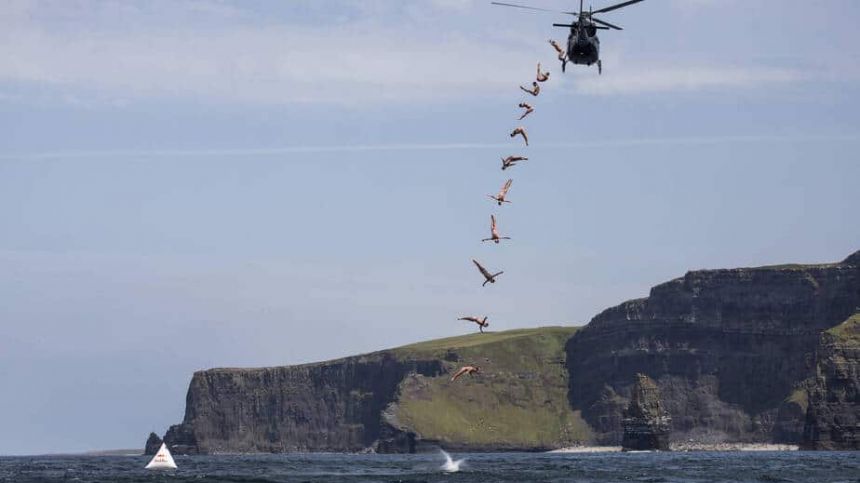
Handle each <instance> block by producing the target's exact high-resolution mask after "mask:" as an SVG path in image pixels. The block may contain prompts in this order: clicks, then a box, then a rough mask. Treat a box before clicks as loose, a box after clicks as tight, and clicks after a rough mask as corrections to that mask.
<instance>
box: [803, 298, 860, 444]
mask: <svg viewBox="0 0 860 483" xmlns="http://www.w3.org/2000/svg"><path fill="white" fill-rule="evenodd" d="M815 356H816V372H815V377H814V380H813V382H812V383H811V388H810V390H809V407H808V410H807V413H806V426H805V428H804V432H803V445H802V446H803V447H804V448H806V449H825V450H860V311H858V312H857V313H855V314H854V315H853V316H851V317H849V318H848V320H846V321H845V322H843V323H842V324H839V325H838V326H836V327H834V328H832V329H830V330H827V331H825V332H824V333H823V334H821V337H820V341H819V344H818V349H817V350H816V354H815Z"/></svg>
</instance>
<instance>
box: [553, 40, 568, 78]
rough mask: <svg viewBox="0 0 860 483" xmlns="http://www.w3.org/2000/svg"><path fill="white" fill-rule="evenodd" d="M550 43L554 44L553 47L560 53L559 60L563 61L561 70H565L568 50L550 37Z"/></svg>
mask: <svg viewBox="0 0 860 483" xmlns="http://www.w3.org/2000/svg"><path fill="white" fill-rule="evenodd" d="M549 44H550V45H552V48H553V49H555V51H556V52H557V53H558V60H559V61H560V62H561V71H562V72H564V68H565V67H566V66H567V52H565V51H564V49H562V48H561V45H558V42H556V41H555V40H553V39H549Z"/></svg>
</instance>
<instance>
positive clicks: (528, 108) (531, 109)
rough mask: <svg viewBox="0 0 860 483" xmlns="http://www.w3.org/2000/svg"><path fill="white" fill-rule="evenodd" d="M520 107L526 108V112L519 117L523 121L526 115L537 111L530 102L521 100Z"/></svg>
mask: <svg viewBox="0 0 860 483" xmlns="http://www.w3.org/2000/svg"><path fill="white" fill-rule="evenodd" d="M520 108H522V109H525V112H523V115H522V116H520V118H519V120H520V121H522V120H523V118H524V117H526V116H528V115H529V114H531V113H533V112H535V108H534V107H532V106H531V104H529V103H528V102H521V103H520Z"/></svg>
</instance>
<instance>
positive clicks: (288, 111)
mask: <svg viewBox="0 0 860 483" xmlns="http://www.w3.org/2000/svg"><path fill="white" fill-rule="evenodd" d="M356 3H357V2H341V1H330V2H316V1H282V2H274V1H272V2H264V1H259V2H222V1H214V0H213V1H209V0H199V1H188V2H173V1H153V2H146V3H132V2H119V1H107V0H105V1H85V0H78V1H65V2H37V1H32V2H31V1H27V2H17V1H9V2H3V3H2V4H0V130H2V132H3V133H4V135H3V136H0V234H2V236H0V386H2V387H4V388H7V389H6V390H4V391H2V392H0V408H2V409H3V410H2V411H0V427H2V428H4V431H3V435H2V436H0V454H14V453H18V454H32V453H42V452H56V451H79V450H88V449H96V448H115V447H139V446H141V445H142V443H143V441H144V439H145V437H146V435H147V434H148V432H149V431H153V430H155V431H158V432H161V431H163V430H164V429H165V428H166V427H167V426H168V425H169V424H172V423H175V422H178V421H180V420H181V418H182V412H183V409H184V408H183V406H184V394H185V390H186V387H187V383H188V381H189V379H190V377H191V373H192V372H193V371H194V370H198V369H203V368H208V367H213V366H258V365H278V364H293V363H300V362H309V361H315V360H322V359H327V358H333V357H339V356H344V355H350V354H355V353H359V352H363V351H370V350H375V349H382V348H385V347H390V346H394V345H398V344H403V343H408V342H412V341H416V340H422V339H427V338H433V337H443V336H448V335H456V334H463V333H467V332H470V331H471V330H472V329H473V327H470V326H468V325H464V324H463V323H461V322H457V321H456V320H455V319H456V318H457V317H458V316H460V315H465V314H476V315H477V314H487V315H489V316H490V317H491V323H492V327H493V328H494V329H508V328H515V327H530V326H537V325H546V324H584V323H586V322H587V321H588V320H589V319H590V318H591V316H593V315H594V314H596V313H597V312H599V311H600V310H602V309H603V308H606V307H607V306H610V305H614V304H617V303H619V302H621V301H623V300H626V299H630V298H635V297H641V296H644V295H647V293H648V288H649V287H650V286H652V285H654V284H656V283H659V282H662V281H665V280H668V279H670V278H673V277H676V276H679V275H682V274H683V273H684V272H685V271H687V270H689V269H696V268H721V267H735V266H749V265H764V264H771V263H784V262H826V261H835V260H840V259H842V258H844V257H845V256H847V255H848V254H849V253H850V252H852V251H854V250H857V249H858V248H860V224H858V223H857V222H856V220H857V214H856V207H857V206H860V192H858V190H857V180H858V179H860V163H858V161H857V154H856V153H857V149H858V147H860V114H858V112H860V110H858V108H860V47H858V45H860V38H858V34H857V31H856V23H857V21H858V20H860V15H858V14H860V4H857V3H856V2H853V1H850V0H845V1H836V0H832V1H828V2H820V3H818V4H816V5H814V7H813V6H812V5H811V4H810V3H809V2H799V1H797V2H795V1H782V0H780V1H777V0H761V1H756V2H741V1H733V0H721V1H719V2H718V1H715V0H647V1H646V2H644V3H643V4H641V5H636V6H633V7H630V8H628V9H624V10H620V11H617V12H613V13H611V14H607V15H606V16H605V18H606V19H607V20H609V21H611V22H613V23H618V24H621V25H623V26H624V27H625V28H626V30H624V31H623V32H603V33H601V35H602V37H601V39H602V41H603V58H604V72H603V75H602V76H599V77H598V76H597V72H596V69H587V68H584V67H577V68H573V69H572V70H569V71H568V73H567V74H562V73H561V72H560V69H558V67H557V65H556V64H555V62H554V55H553V52H552V51H551V49H550V48H549V46H548V45H547V43H546V40H547V39H548V38H550V37H554V38H556V39H559V40H561V39H562V38H563V36H564V35H563V32H561V31H559V30H558V29H553V28H552V27H551V26H550V24H551V23H552V22H554V21H559V20H562V18H560V16H557V15H552V14H530V13H524V12H519V11H516V10H512V9H503V8H493V7H490V6H489V5H487V3H486V2H478V1H465V0H464V1H458V0H435V1H431V0H428V1H422V2H418V1H394V0H391V1H382V0H379V1H365V2H361V3H360V5H356ZM534 3H535V4H537V5H540V6H543V7H546V8H558V9H561V10H565V9H569V8H570V3H571V2H562V1H542V2H534ZM605 4H608V2H595V4H594V5H595V8H597V7H598V6H600V5H605ZM810 8H813V9H814V10H815V12H814V14H810V13H809V10H810ZM538 60H540V61H541V62H543V63H544V66H546V67H548V68H549V69H550V70H551V71H552V78H551V80H550V81H549V82H548V83H547V84H546V85H545V88H544V92H543V93H542V94H541V96H540V97H539V98H537V99H535V102H534V104H535V106H536V108H537V110H536V112H535V113H534V114H533V115H532V116H531V117H529V118H527V120H526V121H525V122H524V124H525V125H526V126H527V128H528V129H529V133H530V137H531V138H532V146H531V147H529V148H525V149H524V148H521V147H520V145H519V144H518V143H516V142H513V141H511V140H510V139H509V138H508V137H507V133H508V132H509V131H510V129H511V128H512V127H514V126H515V125H516V121H515V117H516V113H517V110H516V104H517V103H518V102H520V100H521V97H520V95H519V94H520V92H519V90H518V89H517V85H518V84H520V83H526V82H528V81H529V80H530V78H531V76H532V75H533V72H534V63H535V62H536V61H538ZM513 153H524V154H527V155H528V156H530V158H531V159H530V160H529V161H527V162H525V163H523V164H522V165H520V166H517V167H516V168H514V169H513V170H511V171H506V172H504V173H502V172H501V171H499V169H498V167H499V157H500V156H504V155H507V154H513ZM508 174H510V176H511V177H512V178H513V179H514V184H513V188H512V189H511V193H510V197H511V199H512V200H513V201H514V203H513V204H511V205H509V206H505V207H503V208H501V209H499V208H497V207H495V206H494V205H492V204H491V203H490V202H489V200H487V199H486V194H488V193H494V192H495V191H497V190H498V188H499V187H500V186H501V184H502V183H503V182H504V181H505V179H507V176H508ZM491 213H496V214H497V216H498V218H499V223H500V227H501V229H502V231H503V232H504V234H507V235H510V236H511V237H513V240H512V241H511V242H510V243H508V244H506V245H502V246H486V245H482V244H481V243H480V242H479V240H480V239H481V238H483V237H485V236H487V231H488V228H489V227H488V224H489V220H488V218H489V215H490V214H491ZM470 258H478V259H480V260H482V261H484V262H485V263H486V264H487V265H488V266H489V267H490V268H499V269H503V270H505V274H504V275H503V276H502V277H500V280H499V283H497V284H496V285H495V286H490V287H487V288H483V289H482V288H481V286H480V283H481V278H480V275H479V274H478V273H477V272H476V271H475V270H474V268H473V267H472V266H471V264H470V263H469V259H470Z"/></svg>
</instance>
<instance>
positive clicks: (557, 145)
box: [0, 133, 860, 161]
mask: <svg viewBox="0 0 860 483" xmlns="http://www.w3.org/2000/svg"><path fill="white" fill-rule="evenodd" d="M858 140H860V133H856V134H850V133H849V134H844V135H821V136H815V135H807V136H781V135H772V136H766V135H765V136H691V137H671V138H627V139H603V140H592V141H582V142H547V143H543V144H542V145H541V148H543V149H573V148H578V149H604V148H625V147H635V146H682V145H687V146H689V145H708V144H724V143H726V144H727V143H733V144H738V143H740V144H749V143H768V142H789V141H790V142H841V141H842V142H855V141H858ZM509 146H510V144H506V143H498V144H497V143H438V144H426V143H415V144H362V145H340V146H338V145H333V146H311V145H309V146H284V147H279V148H265V149H259V148H237V149H170V150H104V151H44V152H29V153H18V154H0V161H39V160H74V159H96V158H101V159H104V158H108V159H112V160H124V159H147V158H209V157H213V158H214V157H249V156H252V157H266V156H280V155H284V154H311V153H360V152H381V151H449V150H463V149H466V150H489V149H500V148H506V147H509Z"/></svg>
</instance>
